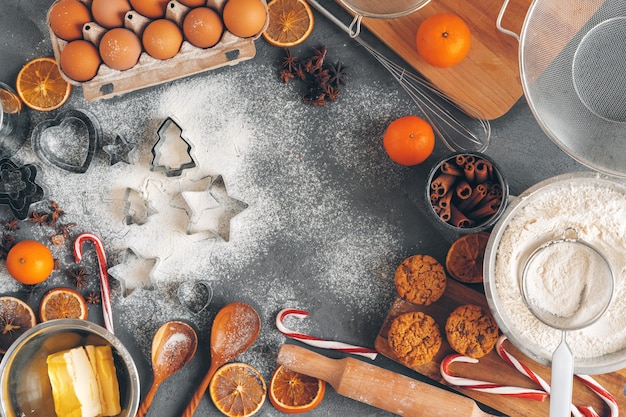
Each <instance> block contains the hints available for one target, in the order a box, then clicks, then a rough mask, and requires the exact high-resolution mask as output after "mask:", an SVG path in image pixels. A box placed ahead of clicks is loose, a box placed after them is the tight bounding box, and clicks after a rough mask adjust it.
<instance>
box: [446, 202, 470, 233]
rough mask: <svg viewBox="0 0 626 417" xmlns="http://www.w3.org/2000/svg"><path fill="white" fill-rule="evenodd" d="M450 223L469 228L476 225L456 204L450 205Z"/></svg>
mask: <svg viewBox="0 0 626 417" xmlns="http://www.w3.org/2000/svg"><path fill="white" fill-rule="evenodd" d="M450 224H451V225H453V226H456V227H461V228H468V227H472V226H473V225H474V221H473V220H470V219H468V218H467V216H465V214H463V213H461V212H460V211H459V209H457V208H456V207H455V206H451V207H450Z"/></svg>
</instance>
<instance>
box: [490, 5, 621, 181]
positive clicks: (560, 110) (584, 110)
mask: <svg viewBox="0 0 626 417" xmlns="http://www.w3.org/2000/svg"><path fill="white" fill-rule="evenodd" d="M508 2H509V0H505V2H504V4H503V6H502V9H501V10H500V14H499V16H498V21H497V26H498V28H499V29H500V30H501V31H502V32H504V33H507V34H509V35H511V36H514V37H516V38H517V39H518V40H519V42H520V47H519V61H520V62H519V65H520V76H521V81H522V87H523V90H524V95H525V97H526V99H527V102H528V105H529V107H530V109H531V111H532V113H533V115H534V117H535V118H536V120H537V121H538V123H539V125H540V126H541V128H542V129H543V130H544V132H545V133H546V134H547V135H548V137H549V138H550V139H551V140H552V141H553V142H554V143H555V144H556V145H557V146H559V147H560V148H561V149H562V150H563V151H564V152H566V153H567V154H568V155H570V156H571V157H572V158H574V159H575V160H577V161H578V162H580V163H582V164H584V165H586V166H588V167H590V168H593V169H595V170H597V171H600V172H603V173H606V174H609V175H615V176H620V177H626V158H624V157H623V155H624V154H625V153H626V140H624V137H626V65H625V63H626V17H624V16H626V2H624V1H623V0H534V1H533V3H532V4H531V6H530V8H529V10H528V13H527V15H526V18H525V20H524V25H523V26H522V30H521V32H520V34H519V36H518V35H517V34H516V33H513V32H511V31H509V30H507V29H505V28H503V27H502V25H501V21H502V16H503V15H504V13H505V11H506V7H507V4H508Z"/></svg>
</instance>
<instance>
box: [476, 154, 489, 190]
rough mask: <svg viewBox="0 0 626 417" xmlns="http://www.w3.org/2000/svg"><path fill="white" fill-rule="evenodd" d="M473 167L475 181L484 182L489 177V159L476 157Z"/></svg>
mask: <svg viewBox="0 0 626 417" xmlns="http://www.w3.org/2000/svg"><path fill="white" fill-rule="evenodd" d="M474 168H475V169H474V172H475V174H476V182H477V183H479V184H480V183H484V182H486V181H487V180H488V179H490V178H491V172H492V170H493V167H492V166H491V163H490V162H489V161H485V160H484V159H478V160H476V163H475V164H474Z"/></svg>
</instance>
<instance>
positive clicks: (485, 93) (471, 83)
mask: <svg viewBox="0 0 626 417" xmlns="http://www.w3.org/2000/svg"><path fill="white" fill-rule="evenodd" d="M531 2H532V0H511V1H510V3H509V6H508V8H507V11H506V13H505V15H504V17H503V20H502V25H503V27H505V28H506V29H509V30H512V31H513V32H515V33H520V30H521V27H522V25H523V23H524V18H525V17H526V12H527V11H528V8H529V7H530V4H531ZM502 3H503V0H475V1H467V0H432V1H431V2H430V3H429V4H427V5H426V6H424V7H423V8H421V9H419V10H418V11H416V12H414V13H412V14H410V15H408V16H404V17H401V18H397V19H372V18H364V19H363V22H362V24H363V26H365V27H367V29H369V30H370V31H371V32H372V33H374V34H375V35H376V36H377V37H378V38H379V39H380V40H381V41H383V42H384V43H385V44H386V45H387V46H388V47H389V48H391V49H392V50H393V51H394V52H396V53H397V54H398V55H399V56H400V57H402V58H403V59H404V60H405V61H406V62H407V63H408V64H409V65H410V66H411V67H413V68H414V69H415V70H417V72H419V73H420V74H422V75H423V76H424V77H426V78H427V79H428V80H430V81H431V82H432V83H433V84H434V85H436V86H437V87H438V88H439V89H440V90H441V91H443V92H444V93H446V94H447V95H449V96H450V98H451V99H452V100H453V101H454V102H456V103H457V105H459V107H461V108H463V107H464V106H463V103H469V104H470V105H472V106H474V107H475V108H476V109H478V110H480V111H481V112H482V113H483V118H484V119H487V120H492V119H496V118H498V117H500V116H502V115H504V114H505V113H506V112H508V110H509V109H510V108H511V107H512V106H513V105H514V104H515V103H516V102H517V100H518V99H519V98H520V97H521V96H522V95H523V90H522V85H521V82H520V76H519V65H518V62H519V61H518V50H519V44H518V42H517V40H515V39H514V38H513V37H511V36H509V35H505V34H503V33H501V32H500V31H499V30H498V29H497V28H496V19H497V16H498V12H499V11H500V8H501V6H502ZM442 12H446V13H455V14H457V15H459V16H460V17H462V18H463V19H464V20H465V22H466V23H467V24H468V26H469V27H470V30H471V32H472V48H471V49H470V52H469V54H468V56H467V57H466V58H465V59H464V60H463V61H462V62H461V63H459V64H457V65H455V66H453V67H450V68H444V69H442V68H436V67H433V66H431V65H429V64H427V63H426V62H425V61H423V60H422V59H421V58H420V57H419V55H418V54H417V49H416V46H415V34H416V33H417V28H418V27H419V25H420V23H421V22H422V21H423V20H424V19H425V18H427V17H428V16H431V15H433V14H436V13H442Z"/></svg>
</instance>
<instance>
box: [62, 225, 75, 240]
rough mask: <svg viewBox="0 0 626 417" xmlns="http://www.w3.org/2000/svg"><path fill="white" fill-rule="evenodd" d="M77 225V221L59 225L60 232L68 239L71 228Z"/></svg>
mask: <svg viewBox="0 0 626 417" xmlns="http://www.w3.org/2000/svg"><path fill="white" fill-rule="evenodd" d="M73 227H76V223H67V224H60V225H59V233H60V234H62V235H63V236H65V238H66V239H69V238H70V230H71V229H72V228H73Z"/></svg>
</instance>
